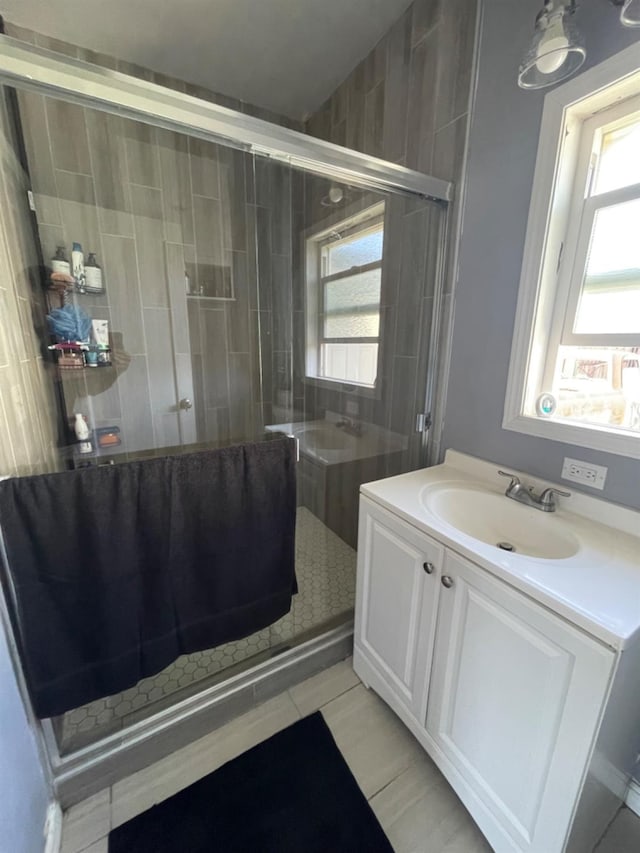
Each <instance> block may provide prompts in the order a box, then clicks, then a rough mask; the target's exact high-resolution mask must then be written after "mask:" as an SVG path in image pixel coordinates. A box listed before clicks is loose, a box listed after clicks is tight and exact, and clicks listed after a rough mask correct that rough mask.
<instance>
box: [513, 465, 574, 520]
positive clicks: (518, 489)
mask: <svg viewBox="0 0 640 853" xmlns="http://www.w3.org/2000/svg"><path fill="white" fill-rule="evenodd" d="M498 474H500V476H501V477H510V478H511V482H510V483H509V485H508V486H507V491H506V492H505V495H506V496H507V497H508V498H511V499H512V500H514V501H518V503H521V504H525V506H532V507H533V508H534V509H539V510H541V511H542V512H555V511H556V509H557V504H556V500H555V496H556V495H560V497H563V498H570V497H571V492H563V491H562V490H561V489H554V488H552V487H551V486H549V488H547V489H543V490H542V491H541V492H540V494H539V495H537V494H536V493H535V492H534V490H533V486H523V485H522V483H521V482H520V478H519V477H518V476H517V475H516V474H510V473H509V472H508V471H498Z"/></svg>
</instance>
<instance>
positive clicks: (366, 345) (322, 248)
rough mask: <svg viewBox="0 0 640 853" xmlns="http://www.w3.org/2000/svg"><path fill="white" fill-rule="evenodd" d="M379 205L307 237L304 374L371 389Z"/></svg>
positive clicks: (380, 246) (373, 380)
mask: <svg viewBox="0 0 640 853" xmlns="http://www.w3.org/2000/svg"><path fill="white" fill-rule="evenodd" d="M383 240H384V204H377V205H375V206H374V207H372V208H369V209H368V210H367V211H365V212H364V213H359V214H357V215H354V216H353V217H350V218H349V219H346V220H343V221H342V222H341V223H339V224H337V225H334V226H332V228H331V229H329V230H328V231H323V232H321V233H319V234H314V235H313V236H312V237H310V238H308V240H307V375H308V376H312V377H314V378H316V379H324V380H327V381H331V382H345V383H348V384H350V385H360V386H363V387H366V388H373V387H374V386H375V383H376V376H377V372H378V347H379V340H380V287H381V278H382V254H383Z"/></svg>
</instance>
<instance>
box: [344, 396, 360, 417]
mask: <svg viewBox="0 0 640 853" xmlns="http://www.w3.org/2000/svg"><path fill="white" fill-rule="evenodd" d="M346 409H347V414H348V415H349V417H350V418H357V417H358V414H359V412H360V406H358V403H357V401H356V400H347V406H346Z"/></svg>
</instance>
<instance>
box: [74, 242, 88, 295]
mask: <svg viewBox="0 0 640 853" xmlns="http://www.w3.org/2000/svg"><path fill="white" fill-rule="evenodd" d="M71 275H72V276H73V277H74V279H75V282H76V290H77V291H78V293H86V290H87V288H86V276H85V271H84V254H83V252H82V246H81V245H80V243H74V244H73V250H72V252H71Z"/></svg>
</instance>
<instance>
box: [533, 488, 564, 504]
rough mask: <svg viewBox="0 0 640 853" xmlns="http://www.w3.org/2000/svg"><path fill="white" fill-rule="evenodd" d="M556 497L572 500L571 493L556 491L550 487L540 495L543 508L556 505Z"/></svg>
mask: <svg viewBox="0 0 640 853" xmlns="http://www.w3.org/2000/svg"><path fill="white" fill-rule="evenodd" d="M554 495H559V496H560V497H561V498H570V497H571V492H563V491H562V489H554V488H553V487H552V486H549V488H548V489H545V490H544V491H543V492H541V493H540V503H541V504H542V506H549V505H551V504H554V503H555V501H554V500H553V496H554Z"/></svg>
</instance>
